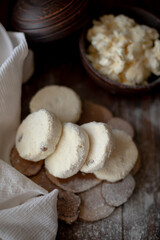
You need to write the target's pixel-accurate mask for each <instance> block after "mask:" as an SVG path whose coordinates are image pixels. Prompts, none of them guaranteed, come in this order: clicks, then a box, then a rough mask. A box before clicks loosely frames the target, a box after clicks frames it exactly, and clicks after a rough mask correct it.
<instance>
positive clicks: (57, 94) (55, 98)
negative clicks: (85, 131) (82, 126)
mask: <svg viewBox="0 0 160 240" xmlns="http://www.w3.org/2000/svg"><path fill="white" fill-rule="evenodd" d="M81 105H82V104H81V100H80V97H79V96H78V94H77V93H76V92H75V91H73V90H72V89H71V88H68V87H64V86H57V85H52V86H47V87H44V88H42V89H40V90H39V91H38V92H37V93H36V94H35V95H34V96H33V98H32V99H31V102H30V111H31V112H35V111H37V110H39V109H41V108H44V109H47V110H48V111H49V112H52V113H54V114H56V116H57V117H58V118H59V119H60V120H61V121H62V122H73V123H75V122H77V121H78V120H79V118H80V115H81V108H82V106H81Z"/></svg>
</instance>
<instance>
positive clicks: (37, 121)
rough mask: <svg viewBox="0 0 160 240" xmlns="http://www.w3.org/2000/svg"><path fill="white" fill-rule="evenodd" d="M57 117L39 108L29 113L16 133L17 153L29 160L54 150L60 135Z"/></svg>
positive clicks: (42, 156)
mask: <svg viewBox="0 0 160 240" xmlns="http://www.w3.org/2000/svg"><path fill="white" fill-rule="evenodd" d="M61 131H62V125H61V122H60V121H59V119H58V118H57V117H56V116H55V115H54V114H50V113H49V112H48V111H47V110H45V109H41V110H39V111H37V112H34V113H31V114H29V115H28V116H27V117H26V118H25V119H24V120H23V122H22V123H21V125H20V126H19V128H18V131H17V134H16V148H17V151H18V153H19V155H20V156H21V157H22V158H24V159H26V160H30V161H35V162H37V161H39V160H41V159H44V158H46V157H48V156H49V155H50V154H51V153H53V152H54V150H55V147H56V145H57V143H58V141H59V138H60V136H61Z"/></svg>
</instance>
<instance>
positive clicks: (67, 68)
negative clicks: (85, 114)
mask: <svg viewBox="0 0 160 240" xmlns="http://www.w3.org/2000/svg"><path fill="white" fill-rule="evenodd" d="M78 36H79V33H76V34H74V35H72V36H70V37H69V38H67V39H64V40H61V41H59V42H56V43H52V44H50V45H47V46H46V45H40V46H38V45H36V46H32V48H33V49H34V52H35V62H36V71H35V74H34V76H33V77H32V78H31V79H30V81H29V82H27V83H26V84H24V85H23V92H22V93H23V94H22V118H24V117H25V116H26V115H27V114H28V113H29V108H28V103H29V101H30V99H31V97H32V96H33V95H34V93H35V92H36V91H37V90H38V89H40V88H42V87H43V86H45V85H50V84H60V85H66V86H68V87H71V88H73V89H74V90H75V91H76V92H77V93H78V94H79V95H80V96H81V98H82V100H84V99H88V100H91V101H93V102H95V103H99V104H103V105H104V106H106V107H108V108H109V109H110V110H111V111H112V112H113V114H114V115H115V116H118V117H122V118H124V119H126V120H128V121H129V122H130V123H131V124H132V125H133V126H134V129H135V132H136V135H135V142H136V143H137V146H138V149H139V152H140V155H141V159H142V166H141V170H140V171H139V173H138V174H137V175H136V176H135V179H136V189H135V191H134V194H133V195H132V197H131V198H130V199H129V200H128V201H127V203H125V204H124V205H123V206H122V207H119V208H117V209H116V211H115V212H114V213H113V214H112V215H111V216H109V217H108V218H106V219H104V220H101V221H98V222H95V223H85V222H81V221H79V220H78V221H76V222H75V223H74V224H72V225H66V224H65V223H63V222H61V221H59V229H58V234H57V239H65V240H66V239H67V240H70V239H75V240H81V239H83V240H91V239H92V240H95V239H98V240H99V239H102V240H106V239H107V240H108V239H113V240H116V239H118V240H120V239H126V240H129V239H135V240H138V239H141V240H142V239H143V240H145V239H152V240H158V239H160V87H159V88H157V89H156V91H154V92H151V93H150V94H147V95H144V96H139V97H137V96H132V97H124V96H117V95H110V94H109V93H108V92H107V91H106V90H103V89H102V88H100V87H99V86H97V85H96V84H95V83H94V82H93V81H92V80H91V79H90V78H89V77H88V76H87V74H86V72H85V71H84V69H83V67H82V65H81V62H80V59H79V54H78Z"/></svg>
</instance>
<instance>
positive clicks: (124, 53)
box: [87, 14, 160, 85]
mask: <svg viewBox="0 0 160 240" xmlns="http://www.w3.org/2000/svg"><path fill="white" fill-rule="evenodd" d="M158 38H159V34H158V32H157V30H156V29H154V28H151V27H149V26H145V25H139V24H137V23H136V22H135V21H134V20H133V19H131V18H129V17H127V16H125V15H122V14H121V15H118V16H114V15H104V16H102V17H100V20H99V21H97V20H93V26H92V28H90V29H89V30H88V32H87V40H88V41H89V42H90V43H91V44H90V46H89V48H88V54H87V58H88V59H89V60H90V61H91V63H92V65H93V67H94V68H95V69H96V70H97V71H99V72H100V73H102V74H103V75H105V76H107V77H108V78H110V79H112V80H115V81H118V82H121V83H123V84H127V85H136V84H146V83H147V79H148V77H149V76H150V75H151V73H153V74H155V75H157V76H158V75H160V40H159V39H158Z"/></svg>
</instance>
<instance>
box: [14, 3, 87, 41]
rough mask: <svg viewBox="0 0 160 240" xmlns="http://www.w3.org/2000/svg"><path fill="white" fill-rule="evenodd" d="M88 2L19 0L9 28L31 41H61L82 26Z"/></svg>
mask: <svg viewBox="0 0 160 240" xmlns="http://www.w3.org/2000/svg"><path fill="white" fill-rule="evenodd" d="M88 2H89V0H54V1H53V0H18V1H17V2H16V4H15V6H14V8H13V14H12V26H13V27H14V29H15V30H17V31H21V32H24V33H25V35H26V37H27V39H28V40H30V41H34V42H50V41H53V40H57V39H60V38H63V37H65V36H67V35H69V34H70V33H72V32H73V31H75V30H77V29H78V28H80V27H82V26H83V24H84V21H85V20H86V18H87V17H88V14H87V13H88Z"/></svg>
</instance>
